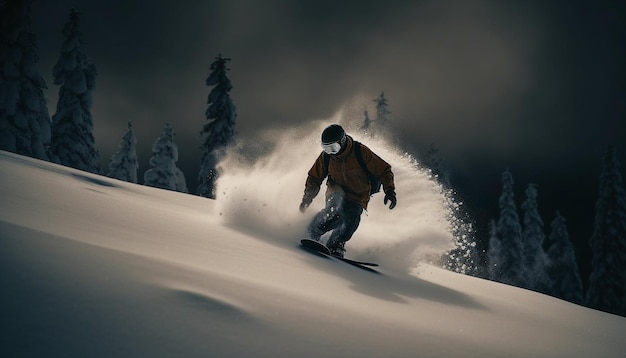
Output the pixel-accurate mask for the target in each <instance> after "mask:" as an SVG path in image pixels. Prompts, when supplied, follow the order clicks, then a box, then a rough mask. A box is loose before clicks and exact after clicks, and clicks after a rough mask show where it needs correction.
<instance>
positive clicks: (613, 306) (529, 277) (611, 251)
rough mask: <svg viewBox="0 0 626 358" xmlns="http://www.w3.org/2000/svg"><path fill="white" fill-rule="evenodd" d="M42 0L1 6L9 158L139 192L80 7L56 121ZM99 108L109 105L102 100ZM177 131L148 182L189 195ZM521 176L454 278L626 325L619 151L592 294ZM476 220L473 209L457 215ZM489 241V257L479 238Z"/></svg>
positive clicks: (67, 37) (451, 258)
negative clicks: (101, 87)
mask: <svg viewBox="0 0 626 358" xmlns="http://www.w3.org/2000/svg"><path fill="white" fill-rule="evenodd" d="M31 3H32V1H30V0H7V1H3V2H0V19H1V20H2V21H1V22H0V68H1V69H2V70H1V72H0V150H5V151H10V152H13V153H17V154H22V155H26V156H30V157H34V158H39V159H42V160H48V161H52V162H56V163H59V164H61V165H66V166H70V167H73V168H76V169H80V170H84V171H88V172H91V173H96V174H105V175H108V176H109V177H111V178H115V179H119V180H124V181H128V182H131V183H138V178H141V177H142V176H140V175H138V171H139V160H138V158H137V152H136V144H137V137H136V135H135V127H134V126H133V122H132V119H128V127H127V129H126V132H125V133H124V134H123V136H122V137H121V140H120V143H119V147H118V151H117V152H116V153H115V154H114V155H113V157H112V158H111V159H110V161H109V167H108V171H106V172H105V171H103V170H102V168H101V167H100V161H101V158H100V155H99V151H98V149H97V146H96V140H95V138H94V135H93V128H94V125H96V124H97V118H93V117H92V114H91V107H92V104H93V101H94V93H93V91H94V89H95V82H96V75H97V72H96V67H95V65H94V64H93V63H91V62H90V61H89V58H88V56H87V54H86V51H85V48H84V43H83V38H82V34H81V29H80V13H79V12H78V11H77V10H75V9H71V10H70V11H69V16H68V19H67V21H66V23H65V25H64V26H63V27H62V28H61V29H60V32H61V33H62V35H63V42H62V43H61V44H59V46H60V49H59V58H58V60H57V62H56V64H55V65H54V68H53V69H51V73H52V75H53V78H54V85H56V86H59V88H58V93H59V96H58V102H57V103H56V111H55V113H54V115H52V117H51V116H50V114H49V109H48V106H47V104H46V100H45V97H44V90H47V85H46V83H45V81H44V79H43V77H42V76H41V75H40V73H39V69H38V67H37V62H38V55H37V45H36V36H35V34H34V33H33V31H32V24H31ZM229 61H230V59H229V58H227V57H223V56H222V55H221V54H220V55H218V56H217V57H216V58H215V59H214V61H213V62H212V63H211V64H210V73H209V75H208V78H206V85H207V86H209V87H210V92H209V95H208V99H207V105H208V108H207V109H206V112H205V117H206V120H207V121H206V123H205V124H204V125H203V126H202V127H201V131H200V138H199V142H200V143H201V147H200V150H201V152H202V159H201V163H200V167H199V171H198V187H197V189H196V190H195V194H196V195H199V196H203V197H207V198H212V199H215V197H216V190H215V185H216V180H217V179H218V176H219V173H220V171H221V170H222V168H220V165H219V164H220V160H221V159H222V158H223V157H224V155H225V154H226V151H227V150H228V148H230V146H232V145H233V144H234V142H235V136H236V128H235V127H236V120H237V111H236V107H235V105H234V103H233V100H232V99H231V97H230V91H231V89H232V88H233V86H232V84H231V81H230V79H229V78H228V76H227V72H228V71H229V68H228V66H227V64H228V62H229ZM95 100H97V98H95ZM374 103H375V109H376V114H375V118H374V119H371V118H370V116H369V113H368V112H367V111H365V112H364V115H365V118H364V121H363V126H362V127H361V130H362V131H363V132H364V133H365V134H367V135H372V136H375V135H385V136H389V135H390V132H391V131H390V127H391V123H392V121H391V120H390V114H391V113H392V112H391V111H390V110H389V101H388V99H387V98H386V97H385V94H384V92H381V93H380V95H379V96H378V97H377V98H375V99H374ZM174 137H175V132H174V128H173V126H172V125H170V124H169V123H167V124H165V127H164V129H163V131H162V133H161V134H160V136H159V137H158V138H156V139H155V142H154V144H153V146H152V157H151V158H150V161H149V163H150V166H151V167H150V168H149V169H147V170H146V171H145V172H144V175H143V180H144V182H143V184H144V185H148V186H153V187H156V188H162V189H167V190H174V191H179V192H183V193H187V192H189V190H188V188H187V184H186V180H185V175H184V173H183V172H182V171H181V170H180V169H179V168H178V167H177V165H176V162H177V161H178V147H177V145H176V144H175V142H174ZM437 153H438V150H437V148H436V147H435V146H434V145H431V146H430V147H428V148H427V149H426V150H425V153H424V154H423V155H422V156H417V157H418V158H419V159H420V162H421V163H422V165H424V166H425V167H427V168H429V169H430V170H431V172H432V173H433V176H434V177H435V178H437V180H439V182H440V183H441V184H442V186H443V187H445V188H450V187H451V180H450V175H449V171H448V170H447V168H445V166H444V164H443V162H442V160H440V158H438V154H437ZM515 192H516V190H515V182H514V178H513V174H512V172H511V171H509V170H506V171H504V172H503V173H502V192H501V195H500V198H499V213H498V215H497V217H495V218H494V219H493V220H492V221H491V225H490V230H489V237H487V238H477V237H475V233H474V232H473V230H472V227H471V225H458V226H456V227H454V228H453V231H454V232H453V233H454V236H455V238H456V240H457V248H456V249H454V250H452V251H451V252H449V253H448V255H447V256H446V258H445V259H444V266H446V267H447V268H448V269H450V270H453V271H456V272H460V273H464V274H470V275H474V276H478V277H483V278H487V279H490V280H494V281H498V282H502V283H505V284H509V285H514V286H518V287H522V288H526V289H530V290H535V291H538V292H542V293H546V294H550V295H553V296H555V297H559V298H562V299H565V300H568V301H571V302H574V303H578V304H584V305H587V306H589V307H592V308H596V309H599V310H603V311H606V312H610V313H614V314H619V315H622V316H626V194H625V191H624V184H623V181H622V172H621V166H620V163H619V160H618V156H617V153H616V150H615V148H613V147H609V148H608V150H607V153H606V156H605V157H604V158H603V160H602V172H601V173H600V176H599V192H598V198H597V202H596V214H595V215H596V216H595V225H594V231H593V235H592V236H591V238H590V240H589V244H590V250H591V252H592V272H591V275H590V277H589V288H588V289H587V291H586V292H583V285H582V283H581V282H582V281H581V277H580V274H579V269H578V266H577V257H576V252H575V249H574V247H573V245H572V243H571V241H570V237H569V233H568V228H567V219H566V218H565V217H563V216H562V215H561V214H560V213H559V212H556V213H555V214H554V217H553V218H550V219H551V220H550V224H549V225H547V226H546V225H545V224H544V223H546V222H547V221H544V219H543V218H542V217H541V216H540V214H539V203H540V188H539V186H538V185H537V184H534V183H530V184H528V185H527V186H526V189H525V191H524V195H525V197H524V200H523V201H521V205H518V204H520V203H519V202H518V201H517V200H516V197H515ZM452 215H456V216H464V215H466V213H462V212H461V208H459V207H455V208H454V210H453V214H452ZM481 240H482V241H486V242H488V244H487V245H486V247H487V249H486V250H485V252H480V251H479V245H477V242H478V241H481Z"/></svg>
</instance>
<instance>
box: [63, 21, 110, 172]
mask: <svg viewBox="0 0 626 358" xmlns="http://www.w3.org/2000/svg"><path fill="white" fill-rule="evenodd" d="M63 36H64V37H65V40H64V41H63V45H62V46H61V53H60V56H59V60H58V61H57V63H56V65H55V66H54V69H53V74H54V84H55V85H57V86H61V87H60V89H59V100H58V103H57V111H56V113H55V114H54V116H52V153H53V155H54V160H55V161H56V162H58V163H59V164H62V165H66V166H69V167H72V168H76V169H80V170H84V171H88V172H92V173H96V174H100V172H101V169H100V154H99V153H98V150H97V149H96V144H95V139H94V136H93V119H92V117H91V112H90V111H91V105H92V91H93V89H94V87H95V77H96V68H95V66H94V65H93V64H92V63H90V62H89V61H88V60H87V56H86V55H85V52H84V51H83V39H82V34H81V31H80V15H79V12H78V11H77V10H75V9H72V10H71V11H70V16H69V20H68V22H67V23H66V24H65V26H64V27H63Z"/></svg>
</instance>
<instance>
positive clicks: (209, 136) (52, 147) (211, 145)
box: [0, 0, 237, 198]
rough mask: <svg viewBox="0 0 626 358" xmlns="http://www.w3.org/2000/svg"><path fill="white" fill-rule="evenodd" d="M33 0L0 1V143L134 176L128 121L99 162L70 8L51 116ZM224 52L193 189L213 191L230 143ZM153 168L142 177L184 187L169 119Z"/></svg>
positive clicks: (86, 70) (87, 71) (92, 78)
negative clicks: (103, 162) (105, 165)
mask: <svg viewBox="0 0 626 358" xmlns="http://www.w3.org/2000/svg"><path fill="white" fill-rule="evenodd" d="M31 4H32V0H7V1H3V2H0V20H1V22H0V69H1V71H0V149H1V150H6V151H10V152H14V153H17V154H22V155H27V156H30V157H34V158H39V159H43V160H48V161H51V162H54V163H58V164H61V165H65V166H69V167H72V168H76V169H80V170H84V171H87V172H91V173H95V174H104V175H108V176H110V177H113V178H116V179H121V180H125V181H129V182H132V183H137V181H138V174H137V171H138V168H139V167H138V160H137V154H136V150H135V144H136V137H135V134H134V130H133V126H132V122H129V125H128V129H127V132H126V133H125V134H124V136H123V138H122V140H121V142H120V146H119V150H118V152H117V153H115V154H114V155H113V157H112V158H111V160H110V163H109V168H108V171H104V170H102V168H101V167H100V154H99V151H98V149H97V147H96V143H95V139H94V136H93V128H94V120H93V118H92V115H91V107H92V104H93V90H94V89H95V82H96V76H97V71H96V67H95V65H94V64H93V63H91V62H90V61H89V59H88V57H87V55H86V53H85V50H84V41H83V38H82V33H81V30H80V13H79V12H78V11H77V10H76V9H71V10H70V12H69V19H68V21H67V22H66V24H65V25H64V26H63V27H62V29H61V32H62V34H63V39H64V40H63V43H62V44H61V46H60V50H59V59H58V60H57V62H56V64H55V65H54V68H53V69H52V74H53V77H54V84H55V85H56V86H59V96H58V102H57V106H56V112H55V114H54V115H53V116H52V117H50V115H49V111H48V107H47V104H46V100H45V97H44V93H43V91H44V90H46V89H47V85H46V83H45V81H44V79H43V77H42V76H41V75H40V74H39V72H38V69H37V62H38V54H37V45H36V36H35V34H34V33H33V31H32V21H31V17H32V16H31ZM228 61H230V59H229V58H225V57H222V55H221V54H220V55H218V56H217V57H216V58H215V60H214V61H213V63H211V66H210V74H209V76H208V78H207V79H206V84H207V86H210V87H212V89H211V91H210V93H209V95H208V100H207V104H208V108H207V110H206V112H205V116H206V119H207V122H206V123H205V124H204V125H203V126H202V128H201V131H200V141H201V146H200V148H201V151H202V159H201V163H200V169H199V171H198V183H199V184H198V187H197V189H196V194H197V195H200V196H204V197H208V198H215V182H216V180H217V177H218V173H219V171H218V163H219V161H220V159H221V158H222V157H223V156H224V155H225V152H226V149H227V148H228V147H229V146H230V145H231V144H232V143H233V141H234V136H235V124H236V118H237V112H236V108H235V105H234V103H233V101H232V99H231V97H230V94H229V92H230V90H231V89H232V88H233V86H232V84H231V82H230V79H229V78H228V76H227V75H226V72H227V71H228V68H227V66H226V63H227V62H228ZM152 152H153V156H152V157H151V158H150V165H151V168H150V169H148V170H147V171H146V172H145V173H144V178H143V179H144V184H145V185H149V186H154V187H157V188H163V189H168V190H176V191H180V192H185V193H186V192H188V189H187V185H186V180H185V176H184V174H183V172H182V171H181V170H180V169H178V168H177V167H176V162H177V161H178V149H177V146H176V144H175V143H174V131H173V129H172V127H171V125H170V124H166V125H165V128H164V129H163V132H162V133H161V135H160V136H159V138H157V139H156V141H155V143H154V145H153V147H152Z"/></svg>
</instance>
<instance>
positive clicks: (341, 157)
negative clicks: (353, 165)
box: [334, 134, 354, 159]
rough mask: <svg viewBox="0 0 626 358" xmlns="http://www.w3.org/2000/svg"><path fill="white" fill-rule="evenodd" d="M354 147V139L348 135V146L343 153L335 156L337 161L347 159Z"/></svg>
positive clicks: (342, 150)
mask: <svg viewBox="0 0 626 358" xmlns="http://www.w3.org/2000/svg"><path fill="white" fill-rule="evenodd" d="M353 145H354V140H353V139H352V137H350V136H349V135H347V134H346V144H345V146H344V147H343V148H342V149H341V152H339V153H337V154H335V155H334V157H336V158H337V159H345V158H346V157H347V156H348V155H350V153H351V152H352V147H353Z"/></svg>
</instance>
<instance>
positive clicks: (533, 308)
mask: <svg viewBox="0 0 626 358" xmlns="http://www.w3.org/2000/svg"><path fill="white" fill-rule="evenodd" d="M293 140H294V141H296V140H302V138H294V139H293ZM304 140H306V138H305V139H304ZM375 149H376V148H375ZM284 153H285V155H288V156H291V155H296V156H297V153H294V154H291V153H288V151H287V150H286V151H285V152H284ZM381 154H382V155H383V156H387V157H389V158H393V160H394V161H395V163H394V164H395V165H396V168H397V175H398V180H399V183H404V181H405V180H407V179H406V178H407V176H406V175H405V174H403V172H405V169H404V168H403V167H402V163H401V162H400V161H396V158H394V157H393V156H392V154H391V153H381ZM303 155H304V154H303ZM307 155H308V154H307ZM312 159H313V156H311V157H308V156H307V157H302V159H301V162H302V163H299V162H295V163H294V166H295V167H298V169H294V170H293V171H288V172H286V173H285V176H284V177H281V178H279V179H277V178H276V177H273V176H269V174H268V173H269V170H268V169H266V168H271V167H272V165H275V164H274V163H275V161H276V160H278V159H277V158H275V157H268V158H266V160H265V161H266V162H265V163H264V164H259V165H255V166H252V167H251V168H249V170H248V171H242V173H245V174H246V175H248V176H249V177H250V178H249V180H251V181H248V179H244V178H240V177H239V176H236V175H234V174H233V176H232V177H231V178H228V177H225V178H222V179H227V178H228V179H233V181H229V184H228V186H225V187H224V188H223V190H224V193H223V194H222V195H223V196H224V200H221V201H220V200H218V201H217V202H216V201H211V200H207V199H203V198H200V197H196V196H191V195H186V194H180V193H175V192H169V191H164V190H158V189H155V188H149V187H144V186H140V185H135V184H129V183H125V182H121V181H118V180H114V179H109V178H106V177H101V176H97V175H93V174H88V173H85V172H81V171H78V170H74V169H69V168H66V167H61V166H58V165H55V164H51V163H47V162H43V161H39V160H35V159H30V158H26V157H22V156H19V155H14V154H10V153H7V152H0V168H1V169H2V170H1V171H0V173H1V174H0V194H1V195H2V204H0V285H1V286H0V287H2V295H1V296H0V297H2V298H1V300H2V301H1V302H0V327H1V331H0V347H2V348H0V349H1V351H2V356H5V357H260V356H273V357H294V356H295V357H320V356H324V357H381V356H384V357H502V356H507V357H528V356H535V357H616V356H621V355H623V352H624V351H626V342H624V339H623V332H624V331H626V319H624V318H622V317H618V316H614V315H610V314H606V313H602V312H598V311H594V310H590V309H587V308H584V307H580V306H577V305H574V304H571V303H567V302H564V301H561V300H558V299H555V298H552V297H548V296H545V295H541V294H537V293H534V292H530V291H526V290H522V289H518V288H514V287H509V286H504V285H501V284H497V283H494V282H488V281H484V280H480V279H476V278H472V277H467V276H462V275H458V274H454V273H451V272H447V271H444V270H441V269H439V268H436V267H433V266H430V265H422V266H420V268H419V270H417V272H414V273H413V274H409V273H407V272H406V271H405V270H403V269H400V268H402V267H401V266H403V265H399V266H398V265H392V264H391V262H392V261H393V260H394V258H393V257H387V255H392V254H395V255H399V253H400V250H395V249H389V248H387V247H386V246H393V245H397V246H402V245H403V244H401V242H410V241H411V240H414V241H416V242H418V244H417V248H416V250H417V251H418V252H419V251H420V250H421V249H420V247H424V248H426V250H425V251H424V252H426V251H430V250H431V249H432V250H434V251H439V250H441V249H442V248H443V247H445V246H447V245H448V244H447V243H445V242H446V241H449V238H448V237H447V234H446V233H445V230H443V229H442V227H444V226H445V224H441V223H439V222H438V221H437V220H439V218H440V215H439V214H436V213H435V214H432V213H430V212H429V210H430V208H431V205H434V206H435V207H438V205H439V204H436V203H434V202H428V201H430V200H431V199H433V198H435V197H436V195H434V194H433V196H430V195H431V194H429V193H430V192H431V191H430V190H429V189H428V190H427V189H425V188H427V187H428V184H426V181H419V180H418V183H417V184H415V185H417V186H419V188H416V189H421V190H419V191H416V192H415V193H414V192H413V191H412V190H413V189H412V188H410V185H413V184H406V185H404V184H400V185H399V192H398V198H399V206H398V207H397V208H396V209H395V210H394V211H391V212H388V211H384V210H380V211H378V209H377V208H376V207H375V206H373V207H372V208H370V215H371V220H370V219H366V220H364V226H363V227H361V229H359V230H360V231H359V237H358V240H359V241H358V242H357V241H354V243H351V246H350V252H351V253H353V252H354V253H355V254H358V255H367V254H371V255H372V257H375V259H376V260H377V261H379V262H380V263H381V264H382V266H381V267H380V269H379V271H378V273H372V272H367V271H364V270H360V269H358V268H356V267H353V266H350V265H347V264H345V263H343V262H340V261H337V260H331V259H324V258H322V257H318V256H316V255H313V254H311V253H309V252H306V251H303V250H302V249H300V248H299V246H298V244H297V236H298V234H300V233H302V230H303V224H304V223H306V221H307V217H306V216H302V215H300V213H298V212H297V204H298V200H299V196H300V194H301V193H300V192H299V190H300V189H299V188H300V187H301V185H302V183H303V182H302V181H303V180H304V177H303V176H302V175H303V174H302V171H301V170H300V169H302V168H306V167H307V166H308V165H310V164H309V162H310V161H311V160H312ZM306 169H308V168H306ZM407 172H408V169H407ZM296 173H298V174H296ZM264 175H267V177H264ZM234 180H240V181H239V182H237V181H234ZM255 181H258V182H263V183H264V184H266V185H264V188H265V189H264V190H258V189H257V190H253V189H254V187H252V186H251V185H250V183H252V182H255ZM295 182H297V185H296V184H293V183H295ZM294 187H295V188H294ZM400 188H402V189H400ZM422 189H423V190H422ZM295 194H298V195H295ZM294 196H295V197H294ZM412 196H414V197H412ZM411 198H413V199H416V200H414V201H417V202H420V204H417V203H416V204H411V202H412V201H411ZM417 198H419V199H420V200H417ZM380 200H382V199H380ZM433 200H434V199H433ZM437 200H439V199H437ZM375 201H376V199H375ZM435 201H436V200H435ZM275 203H281V204H282V205H280V206H277V205H275ZM412 205H415V206H412ZM264 208H267V209H264ZM270 208H271V211H270V213H271V215H268V214H269V213H265V212H264V210H270ZM404 210H406V211H409V212H411V213H406V212H404ZM413 210H415V211H419V212H420V214H421V215H423V216H424V215H425V216H426V217H427V218H428V219H426V218H424V217H423V216H422V218H421V219H420V218H418V219H415V217H414V214H415V212H413ZM437 210H438V209H437ZM435 211H436V210H435ZM293 212H296V213H297V214H296V213H293ZM388 214H389V216H387V215H388ZM430 215H433V216H430ZM381 218H385V219H384V220H382V219H381ZM387 220H389V225H390V226H391V227H390V228H389V230H390V232H391V233H393V235H390V236H394V237H400V238H396V240H399V242H400V243H397V242H394V241H391V240H393V239H389V240H390V241H385V240H386V239H387V236H386V235H385V238H384V239H385V240H383V238H381V236H383V234H385V231H384V230H386V229H387V228H385V227H377V226H376V225H379V224H377V223H378V222H379V221H385V222H386V221H387ZM405 220H406V222H405ZM411 220H416V221H411ZM431 220H433V221H434V222H435V223H432V222H431ZM403 225H408V226H412V225H417V226H415V227H413V228H416V229H418V230H417V231H418V233H417V234H413V233H411V234H410V235H416V236H411V238H405V237H403V235H405V232H406V233H408V232H410V231H411V230H407V229H406V228H405V227H396V226H403ZM274 229H276V230H274ZM370 229H371V230H370ZM422 229H423V231H420V230H422ZM404 230H406V231H404ZM428 231H430V232H431V233H428ZM369 235H371V236H369ZM407 235H409V234H407ZM421 237H424V238H425V240H424V241H423V242H421V241H420V238H421ZM381 241H382V243H381ZM440 241H441V242H443V243H440ZM406 245H408V244H406ZM409 246H411V245H409ZM369 247H374V248H375V250H374V252H373V253H368V252H367V251H368V248H369ZM411 250H413V248H411ZM413 251H415V250H413ZM418 256H420V255H418ZM406 267H407V266H405V267H404V268H406Z"/></svg>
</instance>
